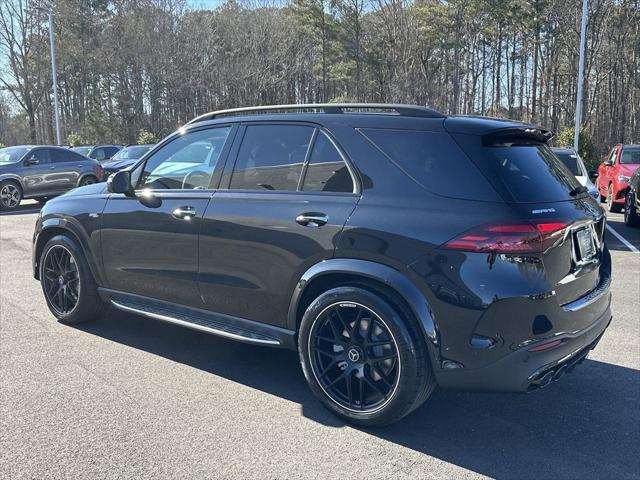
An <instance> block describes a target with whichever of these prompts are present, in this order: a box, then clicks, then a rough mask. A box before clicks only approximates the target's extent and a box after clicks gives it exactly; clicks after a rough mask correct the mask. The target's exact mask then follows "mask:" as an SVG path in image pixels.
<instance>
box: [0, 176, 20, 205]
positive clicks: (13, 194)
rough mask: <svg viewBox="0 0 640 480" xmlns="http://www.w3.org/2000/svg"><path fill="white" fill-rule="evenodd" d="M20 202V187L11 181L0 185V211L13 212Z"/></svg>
mask: <svg viewBox="0 0 640 480" xmlns="http://www.w3.org/2000/svg"><path fill="white" fill-rule="evenodd" d="M21 201H22V189H21V188H20V185H18V184H17V183H16V182H13V181H11V180H7V181H4V182H1V183H0V210H15V209H16V208H18V206H19V205H20V202H21Z"/></svg>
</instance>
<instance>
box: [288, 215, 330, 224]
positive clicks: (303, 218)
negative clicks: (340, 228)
mask: <svg viewBox="0 0 640 480" xmlns="http://www.w3.org/2000/svg"><path fill="white" fill-rule="evenodd" d="M328 221H329V217H328V216H326V215H325V214H324V213H317V212H309V213H301V214H300V215H298V216H297V217H296V222H297V223H299V224H300V225H302V226H304V227H321V226H323V225H326V224H327V222H328Z"/></svg>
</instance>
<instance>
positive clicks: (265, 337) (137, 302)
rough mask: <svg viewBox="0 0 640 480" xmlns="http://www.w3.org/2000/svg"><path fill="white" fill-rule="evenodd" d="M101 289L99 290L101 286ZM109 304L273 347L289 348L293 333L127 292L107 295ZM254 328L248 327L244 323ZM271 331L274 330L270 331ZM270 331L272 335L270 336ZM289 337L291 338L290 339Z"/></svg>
mask: <svg viewBox="0 0 640 480" xmlns="http://www.w3.org/2000/svg"><path fill="white" fill-rule="evenodd" d="M101 290H102V289H101ZM101 293H103V294H105V293H106V294H107V295H108V297H109V301H110V302H111V304H112V305H113V306H114V307H116V308H117V309H119V310H123V311H125V312H130V313H135V314H138V315H142V316H145V317H148V318H154V319H156V320H162V321H164V322H168V323H174V324H176V325H181V326H183V327H187V328H192V329H195V330H200V331H203V332H206V333H210V334H213V335H218V336H220V337H225V338H229V339H232V340H237V341H240V342H246V343H252V344H256V345H265V346H272V347H286V348H291V345H289V343H293V332H289V330H285V329H282V328H278V327H274V326H272V325H267V324H262V323H258V322H252V321H250V320H244V319H238V318H235V317H230V316H227V315H220V314H215V313H212V312H208V311H206V310H200V309H196V308H189V307H182V306H174V305H172V304H167V303H165V302H161V301H157V300H152V299H145V298H144V297H137V296H133V295H132V296H129V295H126V294H125V295H118V294H115V295H109V293H111V292H109V293H107V292H104V291H103V292H101ZM249 325H250V326H251V327H253V328H247V326H249ZM272 331H273V332H272ZM270 333H273V335H270ZM289 337H291V340H289Z"/></svg>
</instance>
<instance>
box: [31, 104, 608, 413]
mask: <svg viewBox="0 0 640 480" xmlns="http://www.w3.org/2000/svg"><path fill="white" fill-rule="evenodd" d="M551 136H552V135H551V132H549V131H548V130H546V129H544V128H542V127H538V126H535V125H527V124H523V123H518V122H511V121H501V120H495V119H489V118H477V117H448V116H445V115H443V114H441V113H439V112H436V111H434V110H431V109H428V108H424V107H417V106H407V105H370V104H369V105H360V104H355V105H354V104H351V105H349V104H346V105H340V104H327V105H304V106H275V107H273V106H272V107H263V108H260V107H257V108H256V107H254V108H249V109H235V110H231V111H229V110H227V111H221V112H213V113H210V114H207V115H204V116H202V117H199V118H197V119H195V120H193V121H191V122H190V123H189V124H188V125H186V126H185V127H184V128H181V129H180V130H178V131H177V132H176V133H174V134H173V135H171V136H169V137H167V138H166V139H165V140H163V141H162V142H161V143H160V144H158V145H157V146H156V147H154V148H153V149H152V150H151V151H150V152H149V153H147V154H146V155H145V156H144V157H142V158H141V159H140V160H139V161H138V162H137V163H136V164H134V165H132V166H131V167H129V168H127V169H125V170H121V171H119V172H117V173H114V174H113V175H111V176H110V177H109V180H108V181H107V183H106V184H98V185H91V186H88V187H85V188H79V189H77V190H75V191H74V192H72V193H69V194H67V195H63V196H61V197H59V198H56V199H54V200H52V201H51V202H48V203H47V204H46V205H45V206H44V208H43V209H42V211H41V215H40V217H39V218H38V221H37V224H36V229H35V234H34V238H33V242H34V243H33V271H34V275H35V277H36V278H38V279H39V280H40V282H41V284H42V290H43V294H44V297H45V299H46V302H47V304H48V306H49V308H50V309H51V312H52V313H53V315H55V316H56V317H57V318H58V319H59V320H60V321H61V322H64V323H68V324H73V323H78V322H84V321H88V320H92V319H95V318H97V317H98V316H99V314H100V313H101V312H103V311H104V309H105V308H106V307H107V306H108V305H111V306H112V307H114V308H117V309H120V310H124V311H126V312H133V313H136V314H139V315H143V316H146V317H149V318H153V319H156V320H161V321H165V322H170V323H174V324H177V325H181V326H185V327H190V328H194V329H197V330H200V331H202V332H207V333H211V334H214V335H219V336H222V337H225V338H228V339H233V340H238V341H241V342H247V343H251V344H254V345H261V346H271V347H282V348H290V349H293V350H297V351H298V353H299V359H300V364H301V366H302V370H303V372H304V374H305V377H306V379H307V381H308V382H309V386H310V387H311V389H312V391H313V392H314V393H315V394H316V395H317V396H318V398H319V399H320V400H321V401H322V402H323V403H324V405H326V406H327V407H328V408H329V409H330V410H331V411H332V412H334V413H336V414H337V415H339V416H341V417H342V418H345V419H347V420H349V421H350V422H353V423H356V424H359V425H365V426H371V425H384V424H388V423H391V422H394V421H396V420H398V419H400V418H402V417H403V416H405V415H407V414H408V413H410V412H411V411H412V410H414V409H416V408H417V407H418V406H419V405H420V404H422V403H423V402H424V401H425V400H426V399H427V398H428V397H429V396H430V395H431V393H432V392H433V390H434V388H435V387H436V385H437V386H439V387H441V388H457V389H465V390H491V391H508V392H514V391H515V392H529V391H533V390H537V389H539V388H541V387H545V386H546V385H548V384H549V383H551V382H553V381H555V380H558V379H560V378H561V377H562V376H563V375H564V374H565V373H566V372H570V371H571V370H573V369H574V367H576V365H578V364H579V363H580V362H581V361H582V360H583V359H584V358H585V357H586V356H587V354H588V353H589V351H590V350H591V349H592V348H594V347H595V346H596V344H597V343H598V341H599V339H600V337H601V336H602V335H603V333H604V331H605V329H606V328H607V326H608V325H609V321H610V320H611V309H610V304H611V294H610V291H609V287H610V283H611V259H610V255H609V252H608V250H607V247H606V245H605V243H604V228H605V214H604V211H603V210H602V208H601V207H600V205H599V204H598V202H597V201H596V199H594V198H593V197H591V196H589V194H588V192H587V190H586V189H585V188H584V187H583V186H582V185H580V183H579V182H578V181H577V180H576V178H575V176H574V175H573V174H572V173H571V172H570V171H569V170H568V169H567V168H566V167H565V166H564V164H563V163H562V162H561V161H560V160H559V159H558V157H556V156H555V155H554V154H553V152H552V151H551V150H550V149H549V147H548V145H547V141H548V140H549V139H550V138H551ZM109 328H111V327H109ZM176 348H179V347H178V346H177V347H176ZM229 361H234V359H231V358H230V359H229ZM586 373H588V372H586ZM291 381H295V379H292V380H291ZM598 381H599V379H598V378H594V379H593V383H594V385H596V386H597V383H598ZM550 399H551V397H546V400H545V397H544V396H541V397H540V401H541V402H544V401H547V402H549V400H550ZM549 408H550V409H552V408H553V405H552V404H551V402H549Z"/></svg>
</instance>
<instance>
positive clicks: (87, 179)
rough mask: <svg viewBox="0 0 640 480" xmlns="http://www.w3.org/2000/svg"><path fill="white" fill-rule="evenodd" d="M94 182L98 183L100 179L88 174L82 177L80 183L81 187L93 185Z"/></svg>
mask: <svg viewBox="0 0 640 480" xmlns="http://www.w3.org/2000/svg"><path fill="white" fill-rule="evenodd" d="M94 183H98V179H97V178H96V177H94V176H93V175H87V176H85V177H82V179H81V180H80V183H78V186H79V187H86V186H87V185H93V184H94Z"/></svg>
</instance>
